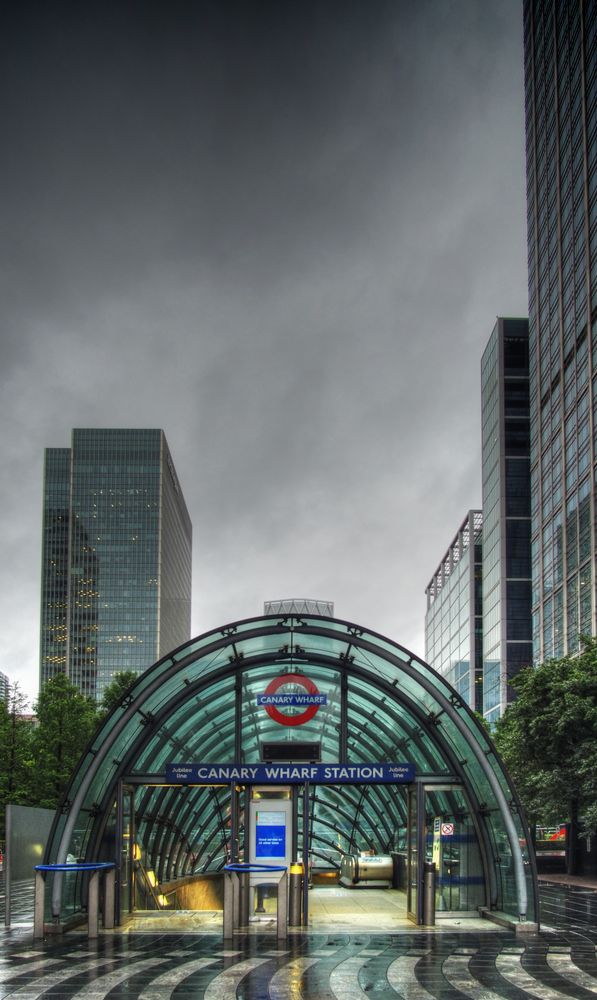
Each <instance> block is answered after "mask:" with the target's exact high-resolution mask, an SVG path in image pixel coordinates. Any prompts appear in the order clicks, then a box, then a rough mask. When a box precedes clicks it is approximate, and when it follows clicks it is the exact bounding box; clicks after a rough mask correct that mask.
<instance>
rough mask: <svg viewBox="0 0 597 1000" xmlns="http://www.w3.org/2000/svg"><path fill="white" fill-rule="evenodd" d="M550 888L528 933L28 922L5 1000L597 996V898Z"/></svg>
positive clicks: (3, 988) (545, 999)
mask: <svg viewBox="0 0 597 1000" xmlns="http://www.w3.org/2000/svg"><path fill="white" fill-rule="evenodd" d="M541 895H542V911H543V919H544V921H545V924H544V929H543V930H542V932H541V933H540V934H537V935H533V936H532V937H530V938H528V939H522V940H521V939H519V938H517V937H516V936H515V935H514V934H513V933H512V932H510V931H505V930H502V929H500V928H497V927H495V926H493V925H489V924H487V925H486V924H485V923H481V922H479V923H478V924H477V926H476V928H475V929H474V930H466V929H463V927H462V926H461V927H459V926H458V925H457V924H456V923H451V924H448V923H445V924H442V925H441V927H440V928H439V929H438V928H436V929H435V931H434V932H425V931H417V930H416V929H415V928H413V927H412V925H411V926H410V927H409V928H408V929H406V928H405V929H396V930H394V931H392V932H389V933H388V932H382V931H379V932H375V931H373V932H369V931H367V932H365V931H364V930H363V929H361V928H354V927H352V928H350V929H348V928H344V927H341V928H337V929H336V930H328V929H326V930H325V932H322V933H319V932H317V931H310V932H309V933H303V932H300V931H299V932H295V933H293V934H292V935H290V936H289V937H288V940H287V941H285V942H281V943H279V942H278V941H277V940H276V938H275V936H274V934H273V933H272V932H271V931H270V932H269V933H268V932H267V931H268V930H269V925H267V924H264V925H263V930H262V929H261V927H260V926H259V927H257V928H253V931H252V933H251V934H249V935H238V936H237V937H236V938H235V940H234V942H233V943H232V944H230V945H229V944H226V945H225V944H224V943H223V941H222V937H221V931H220V932H219V933H218V932H216V929H215V925H212V926H211V927H210V928H209V929H206V932H204V933H201V932H198V931H191V932H189V930H188V929H187V931H186V932H185V933H176V932H172V931H173V929H174V924H171V925H162V928H160V931H159V932H157V926H156V924H155V923H153V922H152V921H148V922H147V923H146V924H145V927H144V932H143V933H139V932H138V931H137V930H135V929H134V928H133V929H132V930H131V929H129V930H128V931H127V932H125V933H123V932H118V931H116V932H105V933H102V934H101V935H100V937H99V939H98V940H97V941H95V942H89V941H88V940H87V938H86V937H85V935H84V934H83V933H76V932H71V933H69V934H67V935H65V936H64V937H51V936H50V937H48V938H47V939H46V940H45V941H44V942H43V943H42V944H38V943H37V942H35V943H34V942H33V939H32V931H31V925H30V924H26V923H24V922H23V923H19V924H18V925H17V926H15V928H14V930H11V931H4V932H3V933H1V932H0V1000H3V998H11V1000H12V998H14V1000H42V998H46V1000H72V998H75V1000H241V998H242V1000H365V998H373V1000H390V998H391V1000H396V998H401V1000H464V998H469V1000H531V998H534V1000H570V998H572V1000H582V998H593V1000H595V995H596V994H597V958H596V944H597V919H596V911H597V893H595V892H594V891H593V890H592V889H591V888H590V887H586V886H582V885H580V886H577V887H575V888H574V889H571V890H569V889H566V888H563V887H562V886H559V885H557V884H554V883H551V884H549V885H547V884H543V883H542V891H541ZM220 919H221V918H220ZM164 927H165V928H166V931H165V932H164ZM272 930H273V924H272Z"/></svg>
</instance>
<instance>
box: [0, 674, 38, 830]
mask: <svg viewBox="0 0 597 1000" xmlns="http://www.w3.org/2000/svg"><path fill="white" fill-rule="evenodd" d="M26 710H27V699H26V697H25V695H24V694H23V693H22V692H21V690H20V688H19V685H18V684H11V685H9V688H8V697H7V699H6V701H0V823H1V824H2V831H1V834H0V836H1V837H2V839H3V838H4V810H5V806H6V804H7V803H8V802H12V803H14V804H15V805H30V804H31V798H32V787H31V775H32V770H33V725H32V723H31V721H30V720H29V719H25V718H24V714H25V712H26Z"/></svg>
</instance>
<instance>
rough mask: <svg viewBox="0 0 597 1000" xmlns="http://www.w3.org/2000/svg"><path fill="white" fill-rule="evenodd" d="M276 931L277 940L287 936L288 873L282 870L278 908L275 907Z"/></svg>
mask: <svg viewBox="0 0 597 1000" xmlns="http://www.w3.org/2000/svg"><path fill="white" fill-rule="evenodd" d="M277 910H278V912H277V921H276V923H277V931H278V940H281V939H282V940H283V939H285V938H286V936H287V928H288V873H287V872H286V870H284V871H283V872H282V874H281V876H280V881H279V882H278V907H277Z"/></svg>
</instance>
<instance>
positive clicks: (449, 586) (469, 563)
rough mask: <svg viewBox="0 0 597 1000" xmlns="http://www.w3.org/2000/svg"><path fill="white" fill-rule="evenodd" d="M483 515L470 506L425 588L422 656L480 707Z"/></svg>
mask: <svg viewBox="0 0 597 1000" xmlns="http://www.w3.org/2000/svg"><path fill="white" fill-rule="evenodd" d="M482 533H483V515H482V513H481V511H480V510H469V512H468V514H467V515H466V517H465V519H464V521H463V522H462V524H461V525H460V528H459V529H458V531H457V533H456V537H455V538H454V539H453V541H452V543H451V545H450V547H449V548H448V551H447V552H446V553H445V555H444V557H443V559H442V561H441V562H440V564H439V566H438V568H437V569H436V571H435V573H434V574H433V576H432V578H431V580H430V582H429V584H428V586H427V588H426V590H425V594H426V596H427V614H426V615H425V659H426V660H427V662H428V663H429V664H430V665H431V666H432V667H433V668H434V670H437V671H438V673H440V674H442V675H443V676H444V677H445V678H446V680H447V681H449V683H450V684H452V685H453V687H455V688H456V690H457V691H458V693H459V694H460V695H462V697H463V699H464V700H465V702H466V703H467V705H470V707H471V708H473V709H475V710H476V711H479V712H480V711H481V709H482V705H483V698H482V691H483V688H482V684H483V671H482V604H481V572H482Z"/></svg>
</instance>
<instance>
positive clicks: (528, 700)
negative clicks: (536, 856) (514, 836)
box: [494, 638, 597, 839]
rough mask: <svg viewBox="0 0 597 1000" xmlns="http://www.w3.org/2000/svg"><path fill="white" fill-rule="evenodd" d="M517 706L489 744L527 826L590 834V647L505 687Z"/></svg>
mask: <svg viewBox="0 0 597 1000" xmlns="http://www.w3.org/2000/svg"><path fill="white" fill-rule="evenodd" d="M512 684H513V687H514V688H515V691H516V701H514V702H513V703H512V704H511V705H509V706H508V708H507V709H506V712H505V714H504V716H503V717H502V719H500V721H499V722H498V724H497V727H496V730H495V733H494V739H495V742H496V745H497V748H498V750H499V752H500V753H501V755H502V757H503V759H504V761H505V763H506V765H507V767H508V768H509V770H510V772H511V774H512V777H513V778H514V781H515V784H516V786H517V788H518V791H519V793H520V795H521V798H522V800H523V803H524V805H525V808H526V811H527V815H528V818H529V820H530V821H531V822H533V823H547V824H554V823H558V822H569V823H571V824H572V828H573V829H572V830H571V839H572V837H573V836H574V835H575V831H576V832H578V831H579V830H580V832H581V833H582V834H583V835H589V834H590V833H591V832H594V831H595V829H596V828H597V640H596V639H590V638H583V640H582V648H581V653H580V655H578V656H565V657H563V658H562V659H559V660H548V661H547V662H546V663H543V664H542V665H541V666H539V667H536V668H533V667H530V668H528V669H526V670H523V671H521V672H520V674H518V676H517V677H516V678H515V679H514V680H513V682H512Z"/></svg>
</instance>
